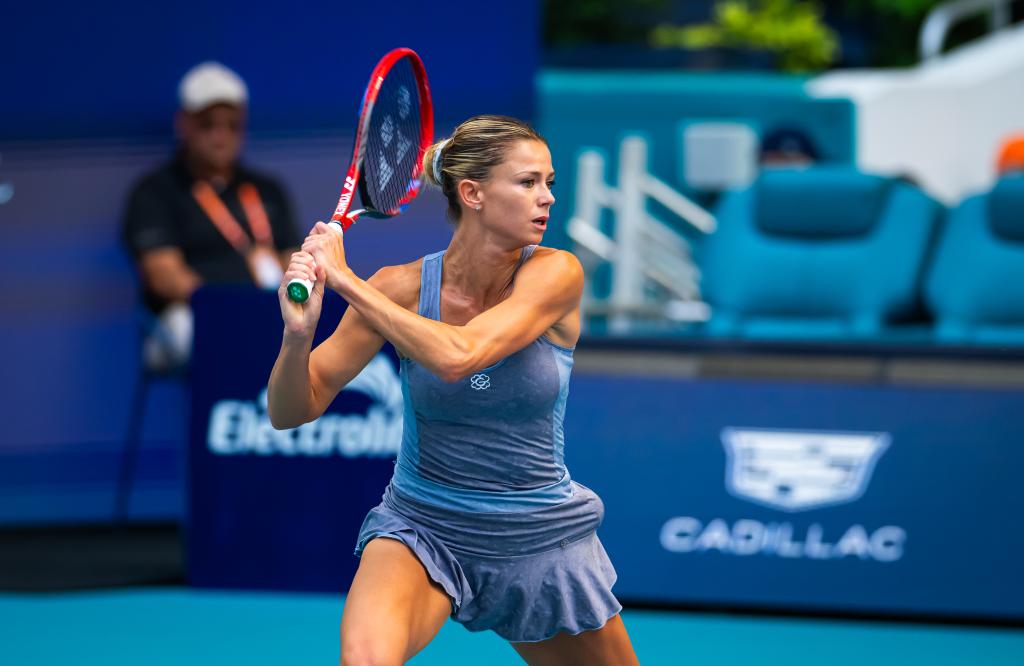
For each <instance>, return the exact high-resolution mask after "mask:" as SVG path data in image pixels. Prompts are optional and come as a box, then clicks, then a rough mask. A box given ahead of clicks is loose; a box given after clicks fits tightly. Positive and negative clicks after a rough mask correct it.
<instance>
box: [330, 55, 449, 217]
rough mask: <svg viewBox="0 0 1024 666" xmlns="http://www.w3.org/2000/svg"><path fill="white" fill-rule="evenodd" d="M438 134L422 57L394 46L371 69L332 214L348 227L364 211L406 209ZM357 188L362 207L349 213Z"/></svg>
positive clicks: (395, 212)
mask: <svg viewBox="0 0 1024 666" xmlns="http://www.w3.org/2000/svg"><path fill="white" fill-rule="evenodd" d="M433 138H434V109H433V103H432V101H431V97H430V84H429V82H428V81H427V73H426V69H425V68H424V66H423V61H422V60H420V57H419V55H417V54H416V52H415V51H413V50H412V49H408V48H398V49H394V50H392V51H390V52H389V53H388V54H387V55H385V56H384V57H383V58H381V60H380V62H378V63H377V66H376V67H375V68H374V70H373V73H372V74H371V75H370V83H369V85H368V86H367V88H366V92H365V93H364V95H363V103H362V108H361V110H360V114H359V124H358V128H357V131H356V141H355V146H354V149H353V157H352V165H351V166H350V168H349V174H348V177H346V179H345V186H344V188H343V189H342V196H341V199H340V200H339V205H338V209H336V211H335V215H334V216H333V217H332V219H334V220H336V221H338V222H340V223H341V224H342V226H343V227H344V228H347V227H348V225H349V224H351V222H352V221H354V219H355V218H356V217H358V216H359V215H367V216H369V217H377V218H382V217H393V216H395V215H398V214H399V213H401V212H402V210H404V209H405V207H406V206H407V205H408V204H409V202H410V201H412V200H413V198H415V197H416V195H417V194H419V191H420V188H421V186H422V173H423V155H424V153H426V150H427V148H428V147H429V146H430V144H431V142H432V141H433ZM355 188H358V190H359V196H360V199H361V201H362V205H363V210H360V211H354V212H353V213H348V212H347V209H348V207H349V206H350V205H351V203H352V196H353V194H354V191H353V190H354V189H355ZM342 204H344V209H345V210H343V211H342V210H341V209H342ZM339 211H340V214H339Z"/></svg>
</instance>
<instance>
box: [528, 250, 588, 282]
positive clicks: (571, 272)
mask: <svg viewBox="0 0 1024 666" xmlns="http://www.w3.org/2000/svg"><path fill="white" fill-rule="evenodd" d="M527 267H529V270H530V271H531V272H533V271H537V272H544V273H546V274H554V275H561V276H564V277H565V278H566V279H570V280H577V279H579V280H582V279H583V265H582V264H580V260H579V259H577V258H576V255H575V254H573V253H572V252H568V251H566V250H559V249H558V248H554V247H544V246H542V245H538V246H537V248H536V249H535V250H534V251H533V255H531V257H530V260H529V261H527V262H526V263H525V264H524V265H523V270H527Z"/></svg>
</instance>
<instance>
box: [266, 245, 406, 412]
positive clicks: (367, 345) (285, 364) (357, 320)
mask: <svg viewBox="0 0 1024 666" xmlns="http://www.w3.org/2000/svg"><path fill="white" fill-rule="evenodd" d="M294 278H299V279H306V280H310V281H312V282H314V286H313V290H312V292H311V293H310V295H309V299H308V300H307V301H306V302H305V303H303V304H299V303H295V302H293V301H292V300H291V299H289V298H288V294H287V285H288V282H290V281H291V280H292V279H294ZM325 278H326V275H325V274H324V272H323V269H322V268H320V267H316V266H315V263H314V262H313V257H312V255H309V254H308V253H305V252H296V253H295V254H293V255H292V258H291V261H290V262H289V265H288V268H287V270H286V271H285V274H284V278H283V279H282V281H281V288H280V289H279V290H278V300H279V301H280V304H281V314H282V317H283V319H284V335H283V337H282V340H281V351H280V353H279V354H278V357H277V362H276V363H275V364H274V369H273V370H272V371H271V373H270V382H269V384H268V390H267V409H268V412H269V415H270V422H271V423H272V424H273V426H274V427H275V428H278V429H284V428H294V427H296V426H299V425H302V424H303V423H308V422H309V421H312V420H314V419H316V418H318V417H320V415H322V414H323V413H324V411H325V410H326V409H327V407H328V406H329V405H330V404H331V402H332V401H333V400H334V397H335V396H336V395H337V394H338V392H339V391H340V390H341V389H342V388H344V387H345V385H346V384H348V383H349V382H350V381H352V380H353V379H354V378H355V376H356V375H358V374H359V373H360V372H361V371H362V369H363V368H365V367H366V365H367V364H368V363H369V362H370V361H371V360H372V359H373V357H374V356H375V355H376V354H377V352H378V351H380V348H381V347H382V346H383V345H384V342H385V340H384V338H383V336H381V335H380V334H379V333H377V331H376V330H374V328H373V327H372V326H370V324H369V322H368V321H367V319H366V318H365V317H363V316H362V315H361V314H359V312H358V311H357V310H356V309H355V308H348V309H347V310H345V314H344V315H343V316H342V318H341V322H340V323H339V324H338V327H337V329H335V331H334V333H332V334H331V336H330V337H329V338H328V339H327V340H324V341H323V343H321V344H320V345H318V346H317V348H316V349H312V344H313V335H314V333H315V332H316V325H317V322H318V321H319V319H320V310H321V306H322V304H323V296H324V286H323V285H324V279H325ZM369 281H370V282H371V283H372V284H374V285H375V286H376V287H377V288H378V289H380V290H381V291H382V292H384V293H387V294H389V295H390V297H391V298H392V299H393V300H394V301H395V302H396V303H399V304H401V305H403V306H404V307H406V308H410V309H414V308H415V307H416V303H417V301H418V299H419V272H418V269H415V266H414V265H407V266H391V267H386V268H382V269H381V270H379V271H378V272H377V273H376V274H375V275H374V276H373V277H371V278H370V280H369Z"/></svg>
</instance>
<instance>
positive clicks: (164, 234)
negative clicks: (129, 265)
mask: <svg viewBox="0 0 1024 666" xmlns="http://www.w3.org/2000/svg"><path fill="white" fill-rule="evenodd" d="M194 182H195V179H194V178H193V177H192V175H191V174H190V173H189V171H188V168H187V167H186V165H185V162H184V160H183V158H182V157H181V156H180V155H179V156H177V157H175V158H174V159H172V160H171V161H170V162H168V163H166V164H164V165H163V166H162V167H160V168H159V169H157V170H156V171H153V172H151V173H149V174H147V175H145V176H143V177H142V178H141V179H140V180H139V182H138V183H136V185H135V186H134V187H133V188H132V191H131V193H130V194H129V196H128V205H127V208H126V210H125V215H124V220H123V225H122V234H123V237H124V242H125V244H126V245H127V246H128V248H129V250H130V251H131V252H132V254H133V255H134V256H135V258H136V259H138V257H139V256H140V255H141V254H143V253H144V252H147V251H149V250H155V249H158V248H164V247H176V248H178V249H180V250H181V251H182V253H183V254H184V255H185V263H187V264H188V265H189V266H190V267H191V268H192V270H194V271H195V272H196V273H198V274H199V276H200V277H201V278H202V279H203V281H204V282H209V283H214V284H251V283H252V277H251V275H250V273H249V268H248V267H247V266H246V263H245V259H244V258H243V257H242V256H241V255H240V254H239V253H238V252H237V251H236V250H235V248H233V247H232V246H231V244H230V243H229V242H228V241H227V239H225V238H224V236H223V235H221V233H220V231H218V230H217V227H215V226H214V225H213V222H212V221H211V220H210V218H209V217H208V216H207V215H206V213H205V212H204V211H203V209H202V208H201V207H200V206H199V204H198V203H197V202H196V200H195V198H194V197H193V196H192V185H193V183H194ZM242 183H252V184H253V185H254V186H255V187H256V190H257V191H258V192H259V194H260V199H261V201H262V203H263V208H264V209H265V210H266V213H267V218H268V219H269V220H270V231H271V235H272V236H273V239H274V247H275V248H277V249H278V250H283V249H287V248H292V247H298V246H299V245H300V244H301V242H302V237H301V236H300V235H299V233H298V231H297V229H296V226H295V221H294V218H293V216H292V210H291V206H290V205H289V203H288V199H287V197H286V196H285V193H284V190H283V188H282V187H281V186H280V185H279V184H278V183H277V181H276V180H274V179H273V178H270V177H269V176H266V175H264V174H260V173H257V172H254V171H250V170H249V169H246V168H244V167H242V166H238V167H236V169H235V175H234V177H233V178H232V180H231V182H230V183H228V186H227V188H225V189H224V190H223V191H221V192H218V194H219V195H220V198H221V200H222V201H223V202H224V204H225V205H226V206H227V207H228V210H230V211H231V214H232V215H234V216H235V219H236V220H238V223H239V226H241V227H242V229H243V230H244V231H245V232H246V234H248V235H249V237H250V238H252V230H251V229H250V227H249V221H248V220H247V219H246V216H245V211H244V209H243V208H242V204H241V202H240V201H239V199H238V186H239V185H241V184H242ZM145 300H146V303H147V304H148V305H149V306H150V307H151V308H152V309H153V310H154V311H159V310H161V309H163V307H164V306H165V305H167V303H166V302H164V301H163V300H162V299H160V298H159V297H157V296H156V295H155V294H151V293H147V294H145Z"/></svg>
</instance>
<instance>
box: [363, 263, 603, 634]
mask: <svg viewBox="0 0 1024 666" xmlns="http://www.w3.org/2000/svg"><path fill="white" fill-rule="evenodd" d="M535 248H536V246H527V247H525V248H523V253H522V256H521V258H520V266H521V265H522V264H523V262H525V261H526V260H527V259H528V258H529V257H530V255H531V254H532V253H533V251H534V249H535ZM443 261H444V252H438V253H436V254H431V255H428V256H427V257H424V259H423V269H422V274H421V279H420V305H419V314H420V315H422V316H424V317H428V318H430V319H435V320H436V319H440V300H441V269H442V262H443ZM571 370H572V349H568V348H565V347H560V346H558V345H556V344H554V343H552V342H551V341H549V340H548V339H547V338H545V337H543V336H542V337H540V338H538V339H536V340H534V341H533V342H532V343H530V344H529V345H527V346H526V347H525V348H524V349H522V350H520V351H518V352H516V353H514V354H511V355H509V356H507V357H506V358H504V359H502V360H501V361H498V362H497V363H496V364H494V365H493V366H491V367H489V368H484V369H482V370H479V371H477V372H475V373H473V374H472V375H471V376H469V377H466V378H465V379H462V380H459V381H458V382H453V383H448V382H445V381H443V380H441V379H440V378H439V377H437V376H436V375H434V374H433V373H431V372H430V371H429V370H427V369H426V368H424V367H422V366H421V365H419V364H418V363H416V362H415V361H413V360H411V359H402V367H401V378H402V391H403V393H404V397H405V424H404V425H405V430H404V433H403V437H402V447H401V449H400V451H399V454H398V461H397V462H396V464H395V473H394V476H393V477H392V479H391V483H390V484H389V485H388V487H387V489H386V490H385V492H384V497H383V501H382V502H381V503H380V505H378V506H377V507H375V508H374V509H372V510H371V511H370V513H369V514H368V515H367V516H366V520H365V521H364V522H363V526H362V528H361V529H360V531H359V540H358V543H357V545H356V555H360V554H362V551H363V548H365V546H366V544H367V543H369V541H370V540H371V539H374V538H377V537H387V538H391V539H397V540H399V541H401V542H402V543H404V544H406V545H407V546H408V547H409V548H410V549H411V550H412V551H413V552H414V553H415V554H416V556H417V557H418V558H419V560H420V561H421V562H422V563H423V566H424V568H425V569H426V570H427V573H428V574H429V576H430V577H431V579H433V580H434V581H435V582H436V583H437V584H438V585H440V586H441V588H442V589H444V591H445V592H446V593H447V594H448V596H449V597H450V598H451V602H452V618H454V619H455V620H456V621H458V622H461V623H462V624H463V625H465V626H466V627H467V628H468V629H470V630H472V631H483V630H486V629H491V630H493V631H495V632H496V633H497V634H498V635H500V636H501V637H503V638H505V639H507V640H509V641H514V642H531V641H541V640H545V639H547V638H550V637H552V636H554V635H555V634H556V633H558V632H567V633H570V634H577V633H580V632H582V631H588V630H592V629H598V628H600V627H602V626H604V624H605V622H607V621H608V620H609V619H610V618H611V617H613V616H615V615H616V614H617V613H618V612H619V611H620V610H622V606H621V605H619V602H618V601H617V600H616V599H615V596H614V595H613V594H612V591H611V588H612V585H613V584H614V583H615V579H616V574H615V569H614V568H613V567H612V564H611V561H609V559H608V555H607V553H605V550H604V547H603V546H602V545H601V542H600V541H599V540H598V538H597V535H596V533H595V530H596V529H597V526H598V525H600V524H601V520H602V518H603V517H604V505H603V504H602V503H601V500H600V498H599V497H598V496H597V495H596V494H595V493H594V492H593V491H592V490H590V489H589V488H587V487H585V486H582V485H580V484H578V483H576V482H574V481H572V480H571V479H570V478H569V472H568V470H567V469H566V467H565V462H564V457H563V446H564V439H563V434H562V419H563V417H564V414H565V402H566V398H567V397H568V394H569V373H570V371H571Z"/></svg>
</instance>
